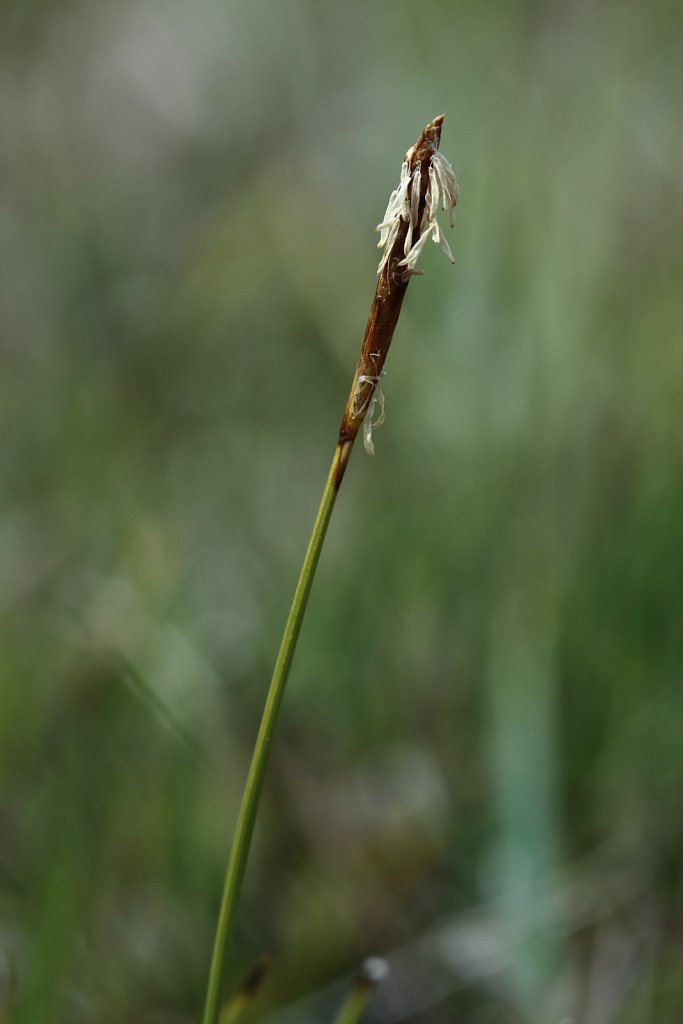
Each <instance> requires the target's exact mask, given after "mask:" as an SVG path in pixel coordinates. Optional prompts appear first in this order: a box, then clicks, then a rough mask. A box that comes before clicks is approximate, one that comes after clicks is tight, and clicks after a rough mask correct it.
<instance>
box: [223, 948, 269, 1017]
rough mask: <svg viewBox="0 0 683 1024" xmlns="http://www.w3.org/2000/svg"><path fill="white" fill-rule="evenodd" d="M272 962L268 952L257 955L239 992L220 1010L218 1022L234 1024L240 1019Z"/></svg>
mask: <svg viewBox="0 0 683 1024" xmlns="http://www.w3.org/2000/svg"><path fill="white" fill-rule="evenodd" d="M272 962H273V958H272V956H271V955H270V953H264V954H263V956H260V957H259V959H258V960H257V962H256V963H255V964H254V967H253V968H252V970H251V971H250V972H249V974H248V975H247V977H246V979H245V981H244V984H243V985H242V987H241V988H240V990H239V992H238V993H237V994H236V995H234V996H233V997H232V999H229V1000H228V1002H227V1003H226V1004H225V1006H224V1007H223V1009H222V1010H221V1015H220V1018H219V1024H236V1022H237V1021H239V1020H240V1018H241V1017H242V1014H243V1013H244V1012H245V1010H247V1009H248V1008H249V1007H250V1006H251V1004H252V1003H253V1001H254V999H255V998H256V995H257V994H258V992H259V990H260V988H261V985H262V984H263V979H264V978H265V976H266V974H267V973H268V971H269V970H270V966H271V964H272Z"/></svg>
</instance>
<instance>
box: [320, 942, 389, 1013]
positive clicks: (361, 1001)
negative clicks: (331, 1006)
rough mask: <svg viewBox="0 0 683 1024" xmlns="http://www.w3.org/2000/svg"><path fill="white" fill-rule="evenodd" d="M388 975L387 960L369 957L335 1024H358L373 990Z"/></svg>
mask: <svg viewBox="0 0 683 1024" xmlns="http://www.w3.org/2000/svg"><path fill="white" fill-rule="evenodd" d="M388 973H389V966H388V964H387V962H386V960H383V959H382V957H379V956H371V957H368V959H367V960H366V961H365V962H364V963H363V966H362V967H361V969H360V973H359V974H358V977H357V978H356V982H355V984H354V986H353V988H352V989H351V991H350V992H349V994H348V996H347V997H346V999H345V1000H344V1002H343V1003H342V1005H341V1007H340V1009H339V1013H338V1014H337V1016H336V1017H335V1018H334V1021H333V1024H358V1022H359V1021H360V1020H361V1018H362V1016H363V1014H364V1013H365V1010H366V1008H367V1005H368V1003H369V1002H370V996H371V995H372V990H373V989H374V987H375V985H378V984H379V983H380V981H384V979H385V978H386V976H387V975H388Z"/></svg>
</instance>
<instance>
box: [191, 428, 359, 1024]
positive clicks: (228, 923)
mask: <svg viewBox="0 0 683 1024" xmlns="http://www.w3.org/2000/svg"><path fill="white" fill-rule="evenodd" d="M341 451H342V449H341V446H340V445H338V446H337V448H336V449H335V453H334V458H333V459H332V465H331V466H330V471H329V473H328V476H327V482H326V483H325V488H324V490H323V493H322V498H321V499H320V505H319V507H318V512H317V515H316V517H315V522H314V524H313V531H312V533H311V538H310V540H309V542H308V548H307V549H306V554H305V556H304V561H303V565H302V566H301V572H300V574H299V581H298V583H297V585H296V590H295V591H294V598H293V599H292V605H291V608H290V609H289V615H288V617H287V624H286V625H285V631H284V633H283V635H282V641H281V643H280V650H279V652H278V656H277V661H276V662H275V668H274V669H273V676H272V679H271V681H270V688H269V690H268V696H267V698H266V703H265V707H264V709H263V715H262V717H261V724H260V726H259V731H258V736H257V737H256V744H255V746H254V752H253V754H252V758H251V765H250V767H249V774H248V775H247V781H246V785H245V787H244V794H243V796H242V803H241V806H240V810H239V814H238V817H237V824H236V826H235V835H234V838H233V841H232V846H231V848H230V858H229V860H228V867H227V871H226V875H225V885H224V887H223V898H222V900H221V908H220V912H219V915H218V925H217V927H216V937H215V940H214V947H213V955H212V957H211V969H210V972H209V984H208V989H207V993H206V1005H205V1007H204V1018H203V1024H215V1022H216V1020H217V1019H218V1010H219V1001H220V982H221V974H222V969H223V961H224V957H225V947H226V944H227V941H228V936H229V934H230V931H231V929H232V923H233V919H234V916H235V908H236V906H237V900H238V898H239V894H240V890H241V888H242V879H243V878H244V869H245V867H246V863H247V856H248V854H249V846H250V844H251V837H252V833H253V831H254V822H255V820H256V811H257V809H258V802H259V797H260V795H261V787H262V786H263V777H264V775H265V771H266V765H267V762H268V753H269V751H270V743H271V740H272V738H273V729H274V727H275V720H276V718H277V713H278V709H279V707H280V703H281V701H282V694H283V693H284V689H285V683H286V682H287V676H288V675H289V669H290V666H291V664H292V657H293V655H294V648H295V647H296V641H297V638H298V636H299V630H300V629H301V623H302V621H303V617H304V612H305V610H306V602H307V601H308V595H309V593H310V591H311V584H312V583H313V577H314V575H315V570H316V566H317V564H318V559H319V558H320V551H321V549H322V546H323V541H324V540H325V534H326V533H327V527H328V524H329V522H330V517H331V515H332V509H333V508H334V503H335V500H336V498H337V493H338V490H339V483H340V482H341V480H340V479H339V466H340V458H341Z"/></svg>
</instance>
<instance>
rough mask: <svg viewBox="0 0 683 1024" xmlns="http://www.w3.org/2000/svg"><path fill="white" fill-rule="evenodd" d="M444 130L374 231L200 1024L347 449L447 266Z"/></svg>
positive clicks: (213, 1016) (211, 1009) (429, 138)
mask: <svg viewBox="0 0 683 1024" xmlns="http://www.w3.org/2000/svg"><path fill="white" fill-rule="evenodd" d="M442 123H443V116H440V117H437V118H435V119H434V121H431V122H430V123H429V124H428V125H427V127H426V128H425V130H424V131H423V132H422V134H421V135H420V137H419V139H418V140H417V142H416V143H415V145H414V146H411V148H410V149H409V150H408V152H407V153H406V156H405V161H404V163H403V167H402V169H401V183H400V185H399V188H398V189H397V190H396V191H395V192H394V193H392V196H391V199H390V201H389V206H388V207H387V213H386V215H385V220H384V222H383V223H382V224H381V225H380V227H379V229H378V230H379V231H380V246H381V247H384V255H383V257H382V260H381V262H380V265H379V268H378V271H377V274H378V282H377V287H376V289H375V295H374V298H373V301H372V305H371V307H370V315H369V317H368V322H367V325H366V328H365V335H364V337H363V345H362V348H361V354H360V357H359V359H358V363H357V365H356V371H355V374H354V378H353V384H352V386H351V391H350V393H349V397H348V401H347V403H346V407H345V409H344V415H343V417H342V422H341V427H340V429H339V439H338V441H337V446H336V448H335V452H334V458H333V459H332V465H331V466H330V471H329V473H328V476H327V482H326V484H325V488H324V490H323V494H322V498H321V500H320V506H319V508H318V512H317V515H316V517H315V522H314V524H313V532H312V533H311V539H310V540H309V542H308V548H307V549H306V555H305V557H304V562H303V565H302V567H301V572H300V574H299V581H298V583H297V585H296V590H295V591H294V598H293V600H292V605H291V608H290V610H289V616H288V618H287V624H286V626H285V631H284V634H283V637H282V641H281V643H280V650H279V653H278V656H277V661H276V662H275V668H274V670H273V677H272V679H271V682H270V688H269V690H268V696H267V697H266V703H265V707H264V710H263V715H262V718H261V724H260V726H259V731H258V736H257V738H256V744H255V746H254V752H253V754H252V759H251V765H250V767H249V773H248V775H247V781H246V785H245V788H244V794H243V796H242V803H241V805H240V810H239V814H238V817H237V824H236V826H235V835H234V837H233V841H232V846H231V848H230V857H229V860H228V867H227V871H226V876H225V884H224V887H223V897H222V900H221V907H220V912H219V916H218V924H217V927H216V937H215V940H214V947H213V954H212V957H211V968H210V971H209V983H208V988H207V993H206V1004H205V1007H204V1017H203V1024H216V1022H217V1020H218V1011H219V1004H220V994H221V992H220V989H221V984H220V983H221V974H222V970H223V962H224V958H225V949H226V945H227V942H228V938H229V936H230V932H231V928H232V924H233V920H234V916H235V909H236V906H237V901H238V899H239V894H240V890H241V888H242V880H243V878H244V871H245V867H246V863H247V857H248V855H249V846H250V844H251V837H252V833H253V831H254V822H255V820H256V812H257V809H258V802H259V797H260V795H261V788H262V786H263V778H264V775H265V771H266V765H267V762H268V753H269V750H270V743H271V739H272V736H273V730H274V728H275V721H276V718H277V713H278V710H279V707H280V703H281V701H282V695H283V693H284V688H285V684H286V682H287V676H288V675H289V669H290V666H291V664H292V658H293V656H294V649H295V647H296V642H297V639H298V636H299V630H300V629H301V623H302V621H303V617H304V612H305V610H306V603H307V601H308V595H309V593H310V590H311V584H312V583H313V577H314V575H315V570H316V567H317V565H318V559H319V557H320V551H321V549H322V546H323V542H324V540H325V534H326V532H327V527H328V524H329V521H330V517H331V515H332V509H333V508H334V503H335V501H336V498H337V493H338V491H339V488H340V486H341V482H342V480H343V478H344V473H345V471H346V467H347V465H348V461H349V457H350V455H351V449H352V448H353V443H354V441H355V439H356V436H357V435H358V432H359V430H360V428H361V426H364V443H365V447H366V449H367V450H368V451H369V452H371V453H372V452H373V451H374V449H373V447H372V442H371V434H372V427H373V425H378V424H379V422H381V419H382V417H380V419H379V420H378V421H377V423H376V424H373V422H372V416H373V409H374V405H375V398H376V395H377V394H379V396H380V399H381V391H379V383H380V378H381V376H382V371H383V367H384V361H385V359H386V357H387V353H388V351H389V346H390V344H391V339H392V338H393V335H394V330H395V328H396V324H397V322H398V318H399V314H400V312H401V305H402V303H403V298H404V296H405V293H406V289H407V287H408V284H409V282H410V278H411V277H412V276H413V275H414V274H417V273H419V271H416V270H415V263H416V262H417V258H418V256H419V254H420V252H421V250H422V247H423V246H424V242H425V241H426V240H427V238H428V237H432V238H433V240H434V241H435V242H440V244H441V245H442V247H445V250H446V252H447V255H449V256H450V258H451V259H452V255H451V254H450V249H448V246H447V244H446V243H445V240H444V239H443V236H442V235H441V233H440V228H439V226H438V224H437V223H436V210H437V209H438V207H439V202H440V200H441V201H442V203H443V209H444V210H448V211H449V212H450V215H451V221H452V219H453V211H454V209H455V204H456V202H457V183H456V181H455V177H454V176H453V170H452V168H451V167H450V164H448V162H447V161H446V160H445V159H444V158H443V157H441V154H440V153H439V152H438V148H439V142H440V140H441V125H442ZM349 1019H351V1018H349Z"/></svg>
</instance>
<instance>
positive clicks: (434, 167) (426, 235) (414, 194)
mask: <svg viewBox="0 0 683 1024" xmlns="http://www.w3.org/2000/svg"><path fill="white" fill-rule="evenodd" d="M411 156H412V150H408V152H407V153H406V159H405V160H404V161H403V164H402V166H401V178H400V181H399V185H398V188H397V189H395V190H394V191H393V192H392V193H391V196H390V197H389V203H388V206H387V209H386V213H385V214H384V218H383V220H382V222H381V223H380V224H378V225H377V230H378V231H379V233H380V235H379V242H378V243H377V246H378V248H380V249H383V250H384V252H383V253H382V259H381V260H380V262H379V266H378V267H377V274H378V275H380V274H381V273H382V271H383V270H384V267H385V266H386V263H387V261H388V259H389V256H390V254H391V250H392V248H393V245H394V242H395V241H396V236H397V235H398V232H399V228H400V226H401V221H403V222H407V224H408V228H407V231H406V237H405V242H404V245H403V259H402V260H401V261H400V262H399V264H398V266H399V267H405V269H406V271H408V272H411V273H417V271H416V270H415V265H416V264H417V261H418V259H419V256H420V253H421V252H422V250H423V248H424V246H425V243H426V242H427V241H428V240H429V239H430V238H431V239H432V241H434V242H435V243H436V244H437V245H440V246H441V248H442V249H443V251H444V252H445V253H446V256H448V259H449V260H450V261H451V263H454V262H455V260H454V258H453V253H452V252H451V249H450V246H449V244H448V242H447V241H446V239H445V237H444V235H443V232H442V231H441V228H440V227H439V224H438V222H437V219H436V215H437V212H438V209H439V205H441V208H442V210H443V211H444V213H447V214H448V221H449V224H450V226H451V227H453V226H454V225H455V207H456V205H457V202H458V182H457V181H456V178H455V174H454V172H453V168H452V167H451V165H450V163H449V162H448V160H447V159H446V157H445V156H444V155H443V154H442V153H440V152H439V151H438V150H435V151H434V153H433V155H432V157H431V159H430V161H429V185H428V186H427V191H426V193H425V204H424V211H423V213H422V217H421V218H420V223H419V224H418V213H419V207H420V188H421V182H422V170H421V166H420V164H419V163H418V164H417V165H416V166H415V168H414V169H413V170H412V171H411V170H410V160H411Z"/></svg>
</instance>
